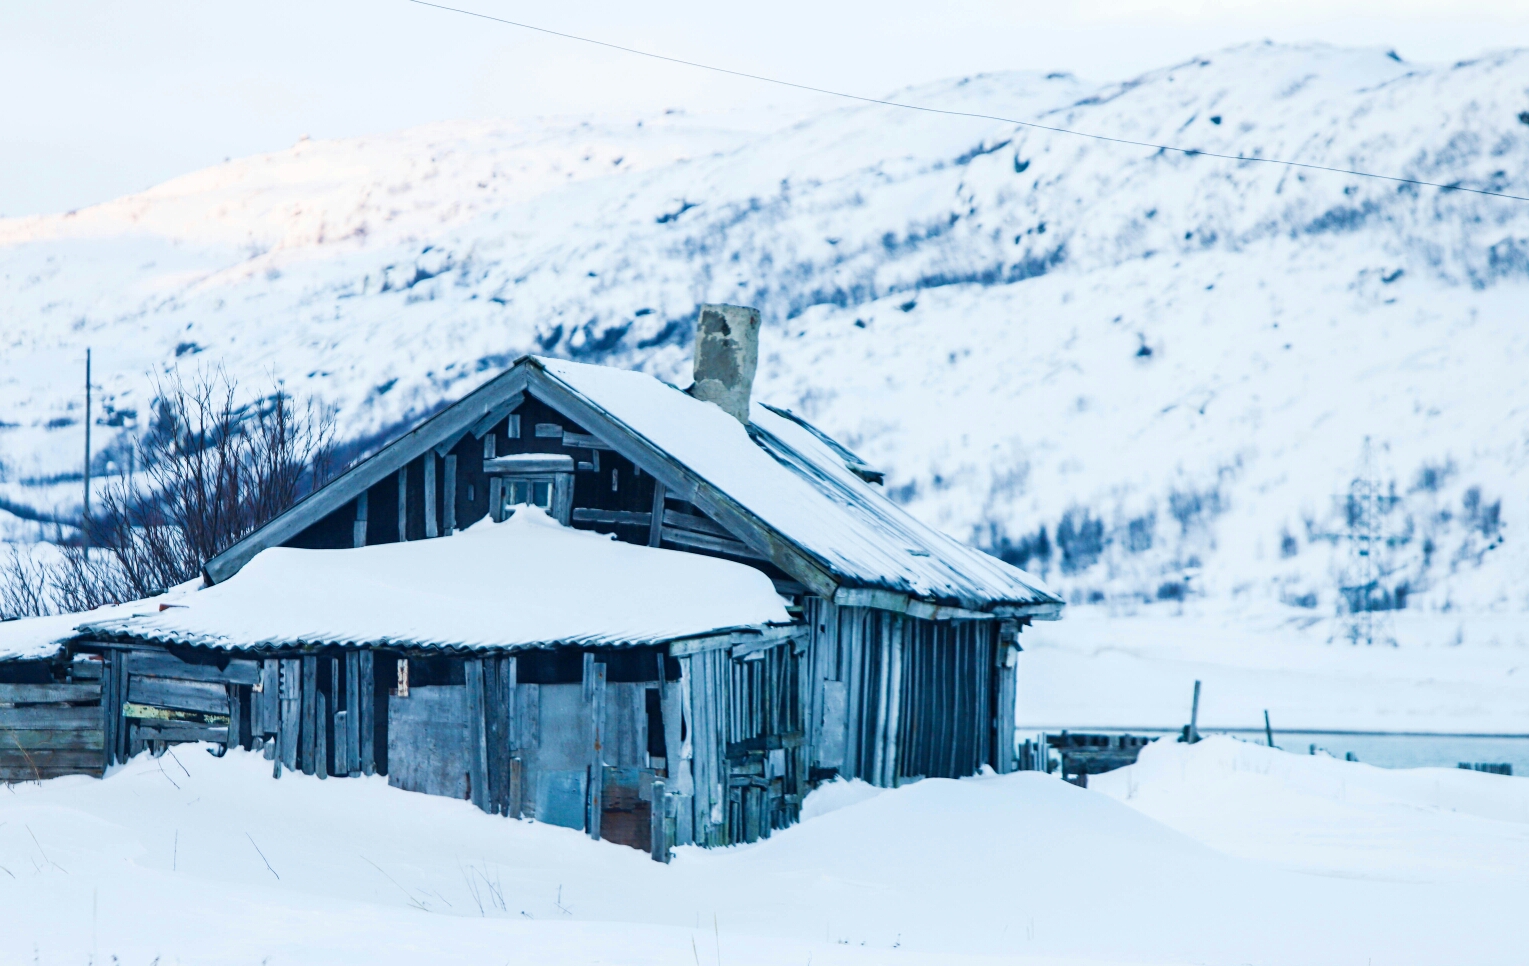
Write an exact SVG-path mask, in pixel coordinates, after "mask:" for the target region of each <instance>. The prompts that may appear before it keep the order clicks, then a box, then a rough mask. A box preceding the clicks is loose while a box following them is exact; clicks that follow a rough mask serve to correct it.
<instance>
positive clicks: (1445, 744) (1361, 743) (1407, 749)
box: [1022, 728, 1529, 775]
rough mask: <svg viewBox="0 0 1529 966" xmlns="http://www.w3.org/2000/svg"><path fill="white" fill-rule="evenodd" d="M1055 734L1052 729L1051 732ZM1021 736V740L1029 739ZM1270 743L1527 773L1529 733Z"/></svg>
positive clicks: (1393, 761)
mask: <svg viewBox="0 0 1529 966" xmlns="http://www.w3.org/2000/svg"><path fill="white" fill-rule="evenodd" d="M1069 730H1072V731H1074V732H1075V733H1079V734H1084V733H1087V734H1137V735H1146V736H1149V737H1154V738H1156V737H1166V738H1169V739H1172V738H1173V737H1175V736H1176V734H1177V733H1176V732H1168V731H1131V732H1125V731H1120V730H1112V729H1108V728H1100V729H1088V728H1075V729H1069ZM1053 733H1054V732H1053ZM1201 734H1202V735H1207V734H1228V735H1231V736H1232V737H1234V738H1238V739H1241V740H1243V741H1251V742H1255V743H1257V744H1260V745H1261V744H1264V741H1265V738H1264V733H1263V732H1262V731H1256V732H1255V731H1252V730H1250V729H1249V730H1217V731H1205V732H1202V733H1201ZM1032 737H1033V736H1031V735H1028V734H1026V735H1022V738H1032ZM1274 744H1275V746H1276V747H1278V748H1281V749H1284V750H1285V751H1291V752H1298V753H1311V752H1312V750H1313V748H1315V752H1316V753H1317V754H1321V753H1323V752H1326V753H1327V754H1329V755H1332V756H1333V757H1334V758H1343V757H1346V756H1347V755H1350V754H1351V755H1353V756H1354V757H1355V758H1357V759H1358V760H1360V761H1362V762H1366V763H1367V764H1371V765H1377V766H1379V767H1381V768H1456V767H1458V766H1459V764H1460V763H1461V762H1473V763H1474V762H1492V763H1506V764H1509V765H1512V766H1513V774H1514V775H1529V735H1433V734H1365V733H1350V732H1338V731H1275V732H1274Z"/></svg>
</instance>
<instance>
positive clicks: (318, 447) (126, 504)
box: [0, 369, 336, 616]
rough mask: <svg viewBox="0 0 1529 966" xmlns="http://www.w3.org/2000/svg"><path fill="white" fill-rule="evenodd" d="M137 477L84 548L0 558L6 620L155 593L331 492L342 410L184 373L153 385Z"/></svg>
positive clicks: (100, 516)
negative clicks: (317, 493) (245, 391)
mask: <svg viewBox="0 0 1529 966" xmlns="http://www.w3.org/2000/svg"><path fill="white" fill-rule="evenodd" d="M155 397H156V398H155V403H154V413H153V420H152V422H151V425H150V426H149V428H148V431H147V432H146V433H144V435H143V436H142V437H141V438H140V439H138V440H137V442H136V443H135V444H134V462H135V463H136V465H137V466H138V467H140V468H141V470H140V472H139V473H138V474H137V475H136V476H135V477H133V478H124V477H118V478H116V479H113V480H112V481H111V482H110V483H108V484H107V485H106V487H105V488H104V490H103V491H102V492H101V494H100V504H99V509H98V510H96V511H95V512H94V513H92V515H91V518H90V519H88V520H85V521H82V537H83V539H82V540H81V541H79V542H75V543H68V544H64V545H63V546H62V547H61V550H62V560H61V562H59V563H58V564H56V565H53V566H47V567H43V566H42V565H38V564H35V563H33V562H31V561H30V560H27V559H24V558H23V557H22V556H21V555H19V554H17V553H13V554H12V556H11V559H10V560H8V561H5V562H3V563H0V568H3V569H4V571H5V573H4V574H3V576H0V585H3V586H4V587H5V588H6V589H5V591H4V597H3V598H0V606H3V607H4V610H5V611H6V616H30V615H33V614H36V613H41V612H45V611H46V610H47V609H49V605H51V608H52V609H57V610H61V611H80V610H88V609H90V608H93V607H100V606H102V605H104V604H114V603H121V602H123V601H127V600H134V599H138V598H142V597H148V596H151V595H153V594H157V593H159V592H160V591H163V590H164V589H166V588H168V587H172V586H174V585H175V584H178V583H182V582H184V581H186V580H190V579H192V578H193V577H196V576H197V575H198V574H199V573H201V569H202V565H203V564H204V563H206V561H207V560H209V559H211V558H212V557H214V556H216V555H217V554H219V553H221V552H222V551H224V550H226V549H228V547H230V546H232V545H233V544H234V543H236V542H238V541H239V540H240V539H242V538H244V537H245V536H247V535H249V534H250V533H253V532H254V531H255V530H257V529H259V528H260V527H261V526H263V525H265V524H266V523H267V522H269V521H270V520H271V519H273V518H274V517H276V516H277V515H279V514H280V513H281V512H283V511H284V510H286V509H287V508H288V507H290V506H292V505H293V504H294V503H296V502H297V501H298V500H300V499H301V498H302V497H303V496H305V495H307V494H308V493H309V492H311V491H312V490H314V489H315V488H317V487H319V486H321V485H323V483H324V482H325V481H326V480H327V479H328V478H329V476H330V475H331V473H332V472H333V470H334V469H335V463H336V458H335V450H334V419H333V414H332V413H331V412H330V411H328V410H326V409H324V408H322V407H320V406H318V405H317V404H315V403H313V402H311V401H309V402H306V403H301V404H300V403H298V402H296V401H294V400H293V398H292V397H291V396H290V395H289V394H287V393H286V392H285V391H284V390H283V389H282V388H281V386H280V385H279V384H277V385H273V387H272V389H271V391H270V392H268V393H266V394H264V395H262V396H259V397H257V398H254V399H246V398H244V397H242V396H241V394H240V392H239V387H238V385H237V383H236V382H235V381H234V380H233V379H232V378H231V377H229V376H228V374H227V373H226V372H224V371H223V370H221V369H218V370H212V371H210V372H203V373H201V374H198V375H197V376H194V377H192V378H190V379H187V378H186V377H184V376H183V375H182V374H181V373H179V372H178V371H177V372H175V373H172V374H171V375H170V376H169V377H167V378H166V379H164V380H162V381H160V382H159V383H157V384H156V387H155Z"/></svg>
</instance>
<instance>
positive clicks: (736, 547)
mask: <svg viewBox="0 0 1529 966" xmlns="http://www.w3.org/2000/svg"><path fill="white" fill-rule="evenodd" d="M660 540H662V541H663V542H664V543H674V544H679V545H680V546H682V547H696V548H698V549H700V550H711V551H713V552H715V553H725V554H727V555H729V556H732V557H741V558H743V559H746V560H766V559H768V558H767V557H765V556H764V555H763V554H760V553H756V552H754V551H753V550H752V549H750V548H749V546H748V544H745V543H741V542H739V541H737V540H730V539H728V538H726V537H717V536H713V535H711V534H709V533H698V532H696V531H694V530H679V529H676V528H674V527H664V528H663V530H662V532H661V533H660Z"/></svg>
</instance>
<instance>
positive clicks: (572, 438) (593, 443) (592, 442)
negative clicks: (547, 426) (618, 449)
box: [538, 427, 613, 450]
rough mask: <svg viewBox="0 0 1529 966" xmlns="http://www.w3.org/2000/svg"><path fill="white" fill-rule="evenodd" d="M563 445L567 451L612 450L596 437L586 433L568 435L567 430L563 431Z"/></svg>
mask: <svg viewBox="0 0 1529 966" xmlns="http://www.w3.org/2000/svg"><path fill="white" fill-rule="evenodd" d="M539 428H540V427H538V429H539ZM563 445H564V446H566V447H568V448H569V449H605V450H609V449H613V447H612V446H610V445H609V444H608V443H605V442H603V441H602V440H601V439H600V438H599V437H598V436H591V435H589V434H588V433H570V432H568V431H567V430H564V431H563Z"/></svg>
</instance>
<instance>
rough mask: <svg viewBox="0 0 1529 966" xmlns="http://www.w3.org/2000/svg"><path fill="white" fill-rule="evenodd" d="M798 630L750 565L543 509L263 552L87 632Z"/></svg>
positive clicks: (628, 640)
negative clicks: (633, 538)
mask: <svg viewBox="0 0 1529 966" xmlns="http://www.w3.org/2000/svg"><path fill="white" fill-rule="evenodd" d="M790 620H791V618H790V616H789V615H788V614H787V613H786V609H785V607H784V606H783V605H782V603H781V599H780V597H779V595H777V594H776V593H775V588H774V586H773V585H772V584H771V583H770V579H769V578H768V577H766V576H765V575H764V574H763V573H761V572H760V571H758V570H756V569H754V568H753V567H749V566H747V565H745V564H739V563H733V562H731V561H727V560H719V559H717V558H715V557H702V556H698V555H696V554H691V553H684V552H681V551H677V550H659V549H655V548H652V547H646V546H635V545H633V544H630V543H619V542H617V541H616V540H615V539H614V538H612V537H610V536H607V535H604V534H599V533H590V532H587V531H583V530H574V529H571V528H569V527H565V526H563V525H561V524H559V523H558V522H557V521H556V520H553V519H552V518H550V517H548V516H547V515H546V514H545V513H543V512H542V511H541V510H539V509H537V508H536V507H521V508H520V509H519V510H517V511H516V513H515V515H514V516H512V517H510V518H509V519H508V520H506V521H505V522H503V523H494V522H492V521H490V520H488V519H486V518H485V519H484V520H482V521H481V522H479V523H478V524H476V525H474V526H472V527H469V528H468V529H467V530H464V531H462V532H461V533H458V534H455V535H453V536H450V537H441V538H437V539H434V540H418V541H412V542H409V543H386V544H379V545H376V546H371V547H362V548H358V549H354V550H297V549H290V548H285V547H273V548H271V549H268V550H263V551H261V552H260V553H259V554H257V555H256V556H255V558H254V559H253V560H251V561H250V562H249V563H248V564H247V565H245V567H244V568H243V569H242V570H240V571H239V573H238V574H236V575H234V576H233V577H232V578H231V579H229V580H227V581H225V582H224V583H221V584H218V585H216V586H213V587H208V588H205V589H203V590H202V591H200V592H198V593H195V594H191V595H187V596H184V597H182V598H180V599H179V600H178V601H177V602H176V603H175V604H173V605H171V606H170V607H168V608H166V609H165V610H162V611H159V612H157V613H151V614H147V615H140V616H132V617H119V618H115V619H109V620H104V621H97V622H92V623H90V624H87V625H84V626H82V627H81V628H80V630H81V632H83V633H88V634H92V635H96V636H101V637H106V638H110V639H137V640H146V641H154V642H157V643H168V644H184V645H190V646H196V647H216V648H225V649H238V650H247V649H259V648H278V647H295V646H307V645H370V646H386V647H402V648H435V647H439V648H451V649H460V650H482V649H521V648H534V647H548V646H552V645H559V644H561V645H578V646H584V647H602V646H630V645H643V644H667V643H670V642H674V641H680V640H687V639H695V638H702V637H712V636H715V635H718V634H721V633H728V632H732V631H737V630H743V629H749V628H752V629H754V630H756V631H757V630H759V628H760V626H761V625H769V624H786V623H789V621H790Z"/></svg>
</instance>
